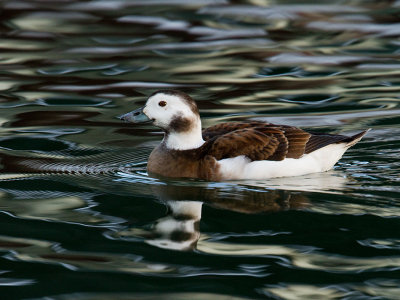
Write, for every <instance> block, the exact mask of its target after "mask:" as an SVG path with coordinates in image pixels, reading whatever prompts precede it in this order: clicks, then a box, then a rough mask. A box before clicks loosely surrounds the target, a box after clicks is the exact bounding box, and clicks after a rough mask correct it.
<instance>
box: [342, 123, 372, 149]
mask: <svg viewBox="0 0 400 300" xmlns="http://www.w3.org/2000/svg"><path fill="white" fill-rule="evenodd" d="M370 130H371V128H368V129H366V130H364V131H361V132H360V133H357V134H355V135H353V136H350V137H349V138H348V140H346V142H347V144H346V148H350V147H352V146H354V145H355V144H357V143H358V142H359V141H360V140H361V139H362V138H363V136H364V135H366V134H367V132H368V131H370Z"/></svg>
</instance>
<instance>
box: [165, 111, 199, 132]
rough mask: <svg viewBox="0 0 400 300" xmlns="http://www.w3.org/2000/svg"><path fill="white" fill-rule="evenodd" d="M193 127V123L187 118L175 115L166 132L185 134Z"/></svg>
mask: <svg viewBox="0 0 400 300" xmlns="http://www.w3.org/2000/svg"><path fill="white" fill-rule="evenodd" d="M192 127H193V121H192V120H191V119H189V118H185V117H182V116H181V115H175V116H173V117H172V121H171V123H170V124H169V126H168V132H186V131H190V130H191V129H192Z"/></svg>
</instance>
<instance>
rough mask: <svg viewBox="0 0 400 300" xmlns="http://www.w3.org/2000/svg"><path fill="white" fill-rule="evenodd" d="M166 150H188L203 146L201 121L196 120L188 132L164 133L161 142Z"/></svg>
mask: <svg viewBox="0 0 400 300" xmlns="http://www.w3.org/2000/svg"><path fill="white" fill-rule="evenodd" d="M163 142H164V144H165V145H166V147H167V148H168V149H174V150H189V149H196V148H199V147H201V146H202V145H203V144H204V140H203V136H202V130H201V121H200V119H198V120H196V122H194V123H193V125H192V126H191V128H190V130H187V131H180V132H177V131H171V132H166V133H165V136H164V140H163Z"/></svg>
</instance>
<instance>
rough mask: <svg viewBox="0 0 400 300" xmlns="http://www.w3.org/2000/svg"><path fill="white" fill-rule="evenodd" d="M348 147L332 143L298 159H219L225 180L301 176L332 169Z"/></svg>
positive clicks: (240, 157)
mask: <svg viewBox="0 0 400 300" xmlns="http://www.w3.org/2000/svg"><path fill="white" fill-rule="evenodd" d="M347 149H348V145H346V144H331V145H328V146H325V147H323V148H321V149H318V150H316V151H314V152H312V153H310V154H305V155H303V156H302V157H301V158H298V159H295V158H286V159H284V160H281V161H268V160H259V161H250V160H249V159H248V158H247V157H245V156H243V155H241V156H237V157H234V158H226V159H222V160H219V161H218V163H219V165H220V172H221V175H222V179H223V180H240V179H268V178H275V177H285V176H300V175H305V174H310V173H315V172H324V171H328V170H330V169H332V168H333V166H334V165H335V164H336V162H337V161H338V160H339V159H340V158H341V157H342V155H343V154H344V152H345V151H346V150H347Z"/></svg>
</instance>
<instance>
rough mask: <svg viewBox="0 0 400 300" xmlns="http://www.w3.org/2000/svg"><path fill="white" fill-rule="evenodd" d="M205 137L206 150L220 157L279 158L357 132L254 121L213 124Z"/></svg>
mask: <svg viewBox="0 0 400 300" xmlns="http://www.w3.org/2000/svg"><path fill="white" fill-rule="evenodd" d="M364 134H365V132H363V133H361V134H360V136H361V137H362V135H364ZM203 138H204V140H206V141H208V142H207V144H208V145H209V146H208V147H207V151H206V152H208V154H210V155H212V156H214V157H215V158H216V159H217V160H219V159H224V158H230V157H235V156H239V155H245V156H247V157H248V158H249V159H251V160H276V161H279V160H283V159H285V158H300V157H302V156H303V155H304V154H309V153H311V152H314V151H316V150H318V149H320V148H323V147H325V146H327V145H330V144H335V143H350V142H351V141H353V140H357V138H358V135H356V136H354V137H348V136H344V135H335V134H320V133H310V132H307V131H305V130H302V129H300V128H297V127H292V126H287V125H275V124H271V123H265V122H259V121H254V122H230V123H222V124H218V125H214V126H211V127H209V128H207V129H205V130H203ZM358 140H359V138H358ZM358 140H357V141H358Z"/></svg>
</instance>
